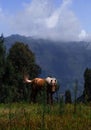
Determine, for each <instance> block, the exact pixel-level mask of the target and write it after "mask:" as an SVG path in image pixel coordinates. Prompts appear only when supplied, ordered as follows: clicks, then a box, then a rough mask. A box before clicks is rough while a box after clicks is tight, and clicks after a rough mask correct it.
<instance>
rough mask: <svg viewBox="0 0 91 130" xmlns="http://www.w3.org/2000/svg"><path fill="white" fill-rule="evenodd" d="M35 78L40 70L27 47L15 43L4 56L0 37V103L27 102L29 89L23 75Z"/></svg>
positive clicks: (2, 39)
mask: <svg viewBox="0 0 91 130" xmlns="http://www.w3.org/2000/svg"><path fill="white" fill-rule="evenodd" d="M27 73H28V74H29V75H30V78H34V77H37V76H38V75H39V74H40V73H41V68H40V67H39V66H38V65H37V64H36V62H35V55H34V53H33V52H32V51H31V50H30V49H29V47H28V45H25V44H24V43H20V42H16V43H15V44H14V45H13V46H12V47H11V48H10V50H9V51H8V53H7V54H6V49H5V46H4V38H3V35H1V37H0V102H16V101H29V100H28V98H30V96H29V95H30V88H29V86H27V85H25V84H24V82H23V81H24V79H23V78H24V74H27Z"/></svg>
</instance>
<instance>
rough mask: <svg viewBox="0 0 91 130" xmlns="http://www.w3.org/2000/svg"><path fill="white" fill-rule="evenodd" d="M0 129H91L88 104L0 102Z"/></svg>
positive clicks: (90, 115) (90, 112)
mask: <svg viewBox="0 0 91 130" xmlns="http://www.w3.org/2000/svg"><path fill="white" fill-rule="evenodd" d="M0 130H91V107H90V105H84V104H78V105H77V107H76V111H75V112H74V105H72V104H71V105H70V104H68V105H65V104H54V105H52V106H50V105H40V104H28V103H14V104H10V103H9V104H0Z"/></svg>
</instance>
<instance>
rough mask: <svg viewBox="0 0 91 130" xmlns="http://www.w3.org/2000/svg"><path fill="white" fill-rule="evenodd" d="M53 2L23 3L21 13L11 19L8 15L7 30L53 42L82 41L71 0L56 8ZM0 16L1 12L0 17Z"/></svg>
mask: <svg viewBox="0 0 91 130" xmlns="http://www.w3.org/2000/svg"><path fill="white" fill-rule="evenodd" d="M55 1H56V0H32V1H31V2H30V3H28V4H25V3H24V9H23V10H21V12H19V13H18V14H16V15H14V16H12V17H11V16H9V15H8V27H9V28H10V29H9V30H12V31H11V32H12V33H13V34H14V33H18V34H22V35H27V36H36V37H39V38H50V39H53V40H66V41H67V40H81V39H83V38H84V37H85V35H86V32H85V30H82V28H81V26H80V23H79V20H78V19H77V17H76V16H75V14H74V13H73V11H72V10H71V9H70V6H71V4H72V0H63V2H62V3H61V4H60V5H59V6H57V7H55ZM0 10H1V9H0ZM1 14H2V10H1V11H0V16H1ZM5 21H7V20H5ZM6 25H7V24H6Z"/></svg>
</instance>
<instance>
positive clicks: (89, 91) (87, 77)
mask: <svg viewBox="0 0 91 130" xmlns="http://www.w3.org/2000/svg"><path fill="white" fill-rule="evenodd" d="M84 81H85V82H84V92H83V95H84V97H85V99H86V100H87V101H91V69H89V68H86V70H85V72H84Z"/></svg>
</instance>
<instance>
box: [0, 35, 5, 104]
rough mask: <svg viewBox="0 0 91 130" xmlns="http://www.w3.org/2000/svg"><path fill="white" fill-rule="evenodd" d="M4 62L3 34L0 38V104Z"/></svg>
mask: <svg viewBox="0 0 91 130" xmlns="http://www.w3.org/2000/svg"><path fill="white" fill-rule="evenodd" d="M5 60H6V49H5V46H4V37H3V34H2V35H1V36H0V102H2V101H3V98H4V87H5V86H4V82H3V76H4V73H5Z"/></svg>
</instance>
